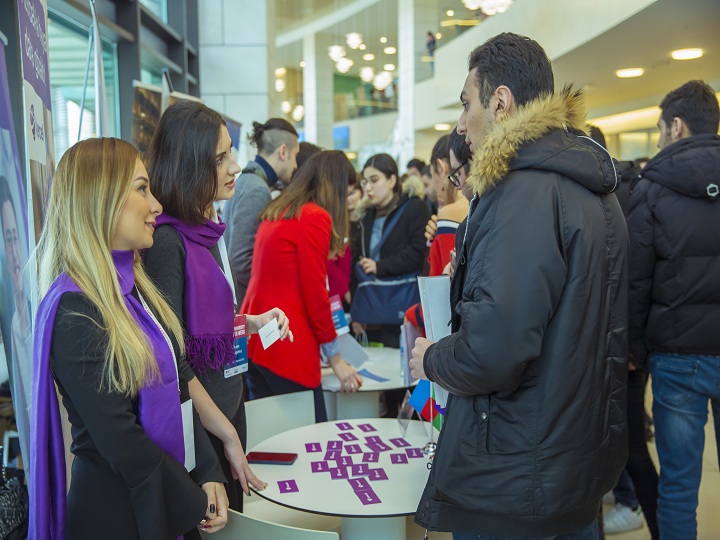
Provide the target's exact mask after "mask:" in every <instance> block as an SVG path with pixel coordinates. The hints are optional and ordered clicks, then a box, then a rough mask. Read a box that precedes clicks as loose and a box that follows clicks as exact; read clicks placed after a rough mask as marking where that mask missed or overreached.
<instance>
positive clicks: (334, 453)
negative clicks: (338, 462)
mask: <svg viewBox="0 0 720 540" xmlns="http://www.w3.org/2000/svg"><path fill="white" fill-rule="evenodd" d="M339 457H340V450H328V451H327V452H325V457H324V458H323V459H324V460H325V461H328V460H331V459H338V458H339Z"/></svg>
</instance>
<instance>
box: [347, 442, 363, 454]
mask: <svg viewBox="0 0 720 540" xmlns="http://www.w3.org/2000/svg"><path fill="white" fill-rule="evenodd" d="M345 451H346V452H347V453H348V454H361V453H362V448H360V445H359V444H348V445H346V446H345Z"/></svg>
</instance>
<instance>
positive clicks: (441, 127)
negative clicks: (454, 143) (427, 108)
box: [433, 123, 452, 131]
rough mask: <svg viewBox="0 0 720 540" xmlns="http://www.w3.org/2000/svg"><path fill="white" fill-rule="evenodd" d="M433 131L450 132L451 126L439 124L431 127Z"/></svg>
mask: <svg viewBox="0 0 720 540" xmlns="http://www.w3.org/2000/svg"><path fill="white" fill-rule="evenodd" d="M433 127H434V128H435V131H450V129H451V128H452V126H451V125H450V124H445V123H440V124H435V125H434V126H433Z"/></svg>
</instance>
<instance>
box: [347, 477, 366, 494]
mask: <svg viewBox="0 0 720 540" xmlns="http://www.w3.org/2000/svg"><path fill="white" fill-rule="evenodd" d="M348 482H350V485H351V486H352V488H353V491H357V490H359V489H371V488H370V484H369V483H368V481H367V479H366V478H350V479H349V480H348Z"/></svg>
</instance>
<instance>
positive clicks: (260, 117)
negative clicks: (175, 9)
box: [198, 0, 275, 165]
mask: <svg viewBox="0 0 720 540" xmlns="http://www.w3.org/2000/svg"><path fill="white" fill-rule="evenodd" d="M274 10H275V2H270V1H268V2H257V1H255V0H199V5H198V12H199V33H200V36H199V37H200V40H199V41H200V51H199V55H200V96H201V98H202V99H203V101H204V102H205V103H206V104H207V105H208V106H209V107H212V108H213V109H215V110H217V111H218V112H221V113H223V114H225V115H227V116H229V117H230V118H233V119H234V120H237V121H239V122H241V123H242V131H243V136H242V137H241V138H240V149H239V160H240V164H241V165H244V164H245V162H246V161H247V160H248V159H251V158H253V157H254V156H255V151H254V149H248V147H247V138H246V137H245V136H244V133H246V132H249V131H251V130H252V122H253V120H257V121H258V122H265V121H266V120H267V119H268V118H269V117H270V114H271V111H273V110H274V99H275V98H274V93H275V92H274V86H273V85H274V82H273V81H274V76H275V73H274V64H273V62H274V56H275V32H274V19H275V12H274Z"/></svg>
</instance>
